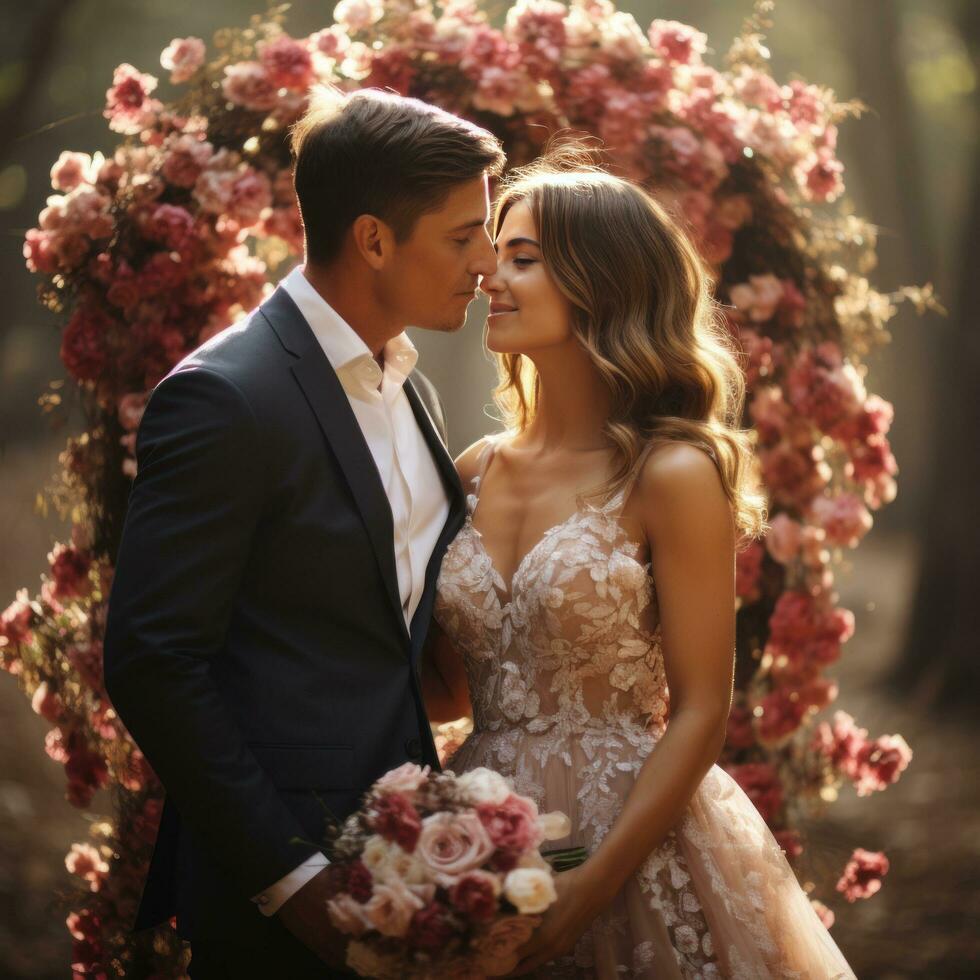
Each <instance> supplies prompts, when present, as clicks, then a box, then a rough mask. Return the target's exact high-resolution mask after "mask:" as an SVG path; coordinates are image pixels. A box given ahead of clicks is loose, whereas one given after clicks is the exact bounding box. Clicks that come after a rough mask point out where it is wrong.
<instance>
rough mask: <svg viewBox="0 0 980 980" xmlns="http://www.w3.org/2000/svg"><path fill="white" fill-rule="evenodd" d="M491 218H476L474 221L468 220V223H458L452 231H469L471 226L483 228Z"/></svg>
mask: <svg viewBox="0 0 980 980" xmlns="http://www.w3.org/2000/svg"><path fill="white" fill-rule="evenodd" d="M489 220H490V219H489V218H487V219H486V220H484V219H483V218H475V219H474V220H473V221H468V222H466V224H463V225H457V226H456V227H455V228H450V231H469V230H470V229H471V228H483V227H484V226H485V225H486V223H487V221H489Z"/></svg>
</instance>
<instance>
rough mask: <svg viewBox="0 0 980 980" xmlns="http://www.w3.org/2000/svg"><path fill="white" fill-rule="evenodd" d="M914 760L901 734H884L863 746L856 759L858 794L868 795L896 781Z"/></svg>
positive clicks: (856, 787)
mask: <svg viewBox="0 0 980 980" xmlns="http://www.w3.org/2000/svg"><path fill="white" fill-rule="evenodd" d="M911 761H912V750H911V749H910V748H909V746H908V743H907V742H906V741H905V739H904V738H902V736H901V735H882V736H880V737H879V738H876V739H875V740H874V741H873V742H869V743H868V744H867V745H864V746H862V748H861V751H860V752H859V754H858V757H857V760H856V766H855V769H856V771H857V779H856V780H855V783H854V787H855V789H856V790H857V794H858V796H868V795H869V794H870V793H873V792H875V791H876V790H883V789H886V788H887V787H888V786H890V785H891V784H892V783H894V782H895V781H896V780H897V779H898V777H899V776H900V775H901V774H902V773H903V772H904V771H905V770H906V769H907V768H908V765H909V763H910V762H911Z"/></svg>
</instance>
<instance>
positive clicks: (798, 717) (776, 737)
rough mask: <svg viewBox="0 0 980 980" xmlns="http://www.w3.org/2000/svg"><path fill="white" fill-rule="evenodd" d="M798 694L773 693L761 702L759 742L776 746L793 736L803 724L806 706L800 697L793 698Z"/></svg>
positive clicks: (759, 706) (777, 691)
mask: <svg viewBox="0 0 980 980" xmlns="http://www.w3.org/2000/svg"><path fill="white" fill-rule="evenodd" d="M795 693H796V692H789V691H783V690H775V691H771V692H770V693H769V694H767V695H766V696H765V697H764V698H762V699H761V700H760V701H759V704H758V705H757V710H758V711H759V715H758V718H757V720H756V726H757V729H758V732H759V741H760V742H763V743H765V744H774V743H779V742H781V741H783V739H785V738H786V737H787V736H789V735H792V733H793V732H795V731H796V730H797V729H798V728H799V727H800V725H801V724H802V723H803V716H804V715H805V714H806V705H805V704H803V703H802V702H801V701H800V699H799V697H798V696H797V697H792V696H791V695H792V694H795Z"/></svg>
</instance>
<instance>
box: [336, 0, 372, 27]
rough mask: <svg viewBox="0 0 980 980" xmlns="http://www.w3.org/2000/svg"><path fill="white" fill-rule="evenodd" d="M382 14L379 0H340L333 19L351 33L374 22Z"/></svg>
mask: <svg viewBox="0 0 980 980" xmlns="http://www.w3.org/2000/svg"><path fill="white" fill-rule="evenodd" d="M383 15H384V5H383V4H382V3H381V0H340V3H338V4H337V6H336V7H334V8H333V19H334V20H335V21H336V22H337V23H338V24H340V25H341V26H342V27H344V28H346V30H348V31H350V32H351V33H352V34H353V33H356V32H357V31H362V30H364V29H365V28H366V27H370V26H371V25H372V24H376V23H377V22H378V21H379V20H381V18H382V16H383Z"/></svg>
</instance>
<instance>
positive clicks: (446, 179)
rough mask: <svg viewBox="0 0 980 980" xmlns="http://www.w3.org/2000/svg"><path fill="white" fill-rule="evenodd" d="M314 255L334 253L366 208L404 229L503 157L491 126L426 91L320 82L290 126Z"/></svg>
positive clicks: (493, 170) (398, 231) (322, 258)
mask: <svg viewBox="0 0 980 980" xmlns="http://www.w3.org/2000/svg"><path fill="white" fill-rule="evenodd" d="M290 135H291V138H292V150H293V155H294V157H295V168H294V172H293V179H294V184H295V187H296V197H297V199H298V202H299V208H300V213H301V215H302V218H303V227H304V229H305V233H306V251H307V257H308V258H309V259H310V260H311V261H313V262H317V263H326V262H330V261H332V260H333V259H334V258H335V257H336V256H337V255H338V253H339V252H340V249H341V245H342V243H343V240H344V235H345V234H346V232H347V229H348V228H349V227H350V226H351V225H352V224H353V222H354V220H355V219H356V218H357V217H358V216H359V215H362V214H372V215H374V216H375V217H377V218H380V219H381V220H382V221H384V222H385V223H387V224H388V225H390V226H391V228H392V229H393V230H394V233H395V237H396V240H397V241H399V242H401V241H404V240H405V239H407V238H408V237H409V236H410V235H411V233H412V230H413V229H414V227H415V223H416V222H417V221H418V219H419V218H420V217H421V216H422V215H423V214H428V213H430V212H432V211H436V210H438V209H439V208H440V207H441V206H442V204H443V203H444V202H445V200H446V198H447V197H448V196H449V194H450V193H451V191H452V190H453V188H454V187H456V186H458V185H459V184H461V183H464V182H466V181H468V180H472V179H474V178H476V177H479V176H480V175H481V174H483V173H487V174H488V175H489V176H498V175H499V174H500V173H501V172H502V171H503V167H504V161H505V157H504V153H503V149H502V148H501V145H500V142H499V140H498V139H497V138H496V137H495V136H494V135H493V134H492V133H490V132H488V131H487V130H485V129H481V128H480V127H479V126H476V125H474V124H473V123H471V122H469V121H467V120H465V119H460V118H459V117H458V116H454V115H452V114H451V113H449V112H446V111H445V110H443V109H440V108H438V107H437V106H433V105H429V104H428V103H425V102H422V101H420V100H419V99H410V98H405V97H403V96H400V95H395V94H393V93H390V92H383V91H380V90H378V89H361V90H359V91H357V92H354V93H352V94H345V93H343V92H340V91H339V90H337V89H335V88H332V87H329V86H319V87H318V88H317V89H316V90H315V91H314V93H313V95H312V96H311V101H310V106H309V109H308V110H307V112H306V114H305V115H304V116H303V117H302V118H301V119H300V120H299V121H298V122H296V123H295V124H294V125H293V127H292V129H291V132H290Z"/></svg>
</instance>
